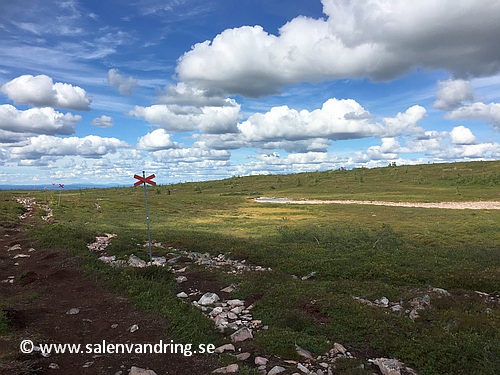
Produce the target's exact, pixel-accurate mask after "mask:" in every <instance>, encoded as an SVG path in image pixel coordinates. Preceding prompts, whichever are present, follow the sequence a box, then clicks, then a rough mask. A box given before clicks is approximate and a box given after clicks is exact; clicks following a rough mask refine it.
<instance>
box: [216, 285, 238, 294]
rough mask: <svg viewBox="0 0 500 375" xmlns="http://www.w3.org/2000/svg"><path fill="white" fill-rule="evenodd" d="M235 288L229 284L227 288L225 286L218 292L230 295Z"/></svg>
mask: <svg viewBox="0 0 500 375" xmlns="http://www.w3.org/2000/svg"><path fill="white" fill-rule="evenodd" d="M235 288H236V287H235V286H234V285H233V284H231V285H229V286H226V287H225V288H224V289H221V290H220V291H221V292H224V293H231V292H232V291H234V289H235Z"/></svg>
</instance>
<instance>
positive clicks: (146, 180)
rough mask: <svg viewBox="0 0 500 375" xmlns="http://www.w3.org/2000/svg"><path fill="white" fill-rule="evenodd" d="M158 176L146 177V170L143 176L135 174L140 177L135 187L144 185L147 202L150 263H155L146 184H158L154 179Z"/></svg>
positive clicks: (135, 176)
mask: <svg viewBox="0 0 500 375" xmlns="http://www.w3.org/2000/svg"><path fill="white" fill-rule="evenodd" d="M155 177H156V176H155V175H154V174H152V175H150V176H148V177H146V174H145V172H144V171H142V177H141V176H139V175H137V174H136V175H134V178H136V179H138V180H139V181H136V182H135V183H134V187H136V186H139V185H141V184H142V185H144V202H146V224H147V226H148V246H149V264H150V265H153V250H152V249H151V232H150V230H149V212H148V196H147V194H146V184H150V185H153V186H156V182H155V181H153V178H155Z"/></svg>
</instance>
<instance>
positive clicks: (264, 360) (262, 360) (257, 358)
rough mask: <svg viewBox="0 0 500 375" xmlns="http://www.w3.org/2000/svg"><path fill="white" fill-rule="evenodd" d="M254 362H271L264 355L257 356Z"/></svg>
mask: <svg viewBox="0 0 500 375" xmlns="http://www.w3.org/2000/svg"><path fill="white" fill-rule="evenodd" d="M254 362H255V364H256V365H257V366H265V365H267V362H269V360H268V359H267V358H264V357H255V360H254Z"/></svg>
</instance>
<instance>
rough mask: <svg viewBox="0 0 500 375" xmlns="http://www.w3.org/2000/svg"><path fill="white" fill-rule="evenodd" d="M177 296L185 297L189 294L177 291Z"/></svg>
mask: <svg viewBox="0 0 500 375" xmlns="http://www.w3.org/2000/svg"><path fill="white" fill-rule="evenodd" d="M177 297H179V298H187V297H189V296H188V295H187V294H186V292H180V293H177Z"/></svg>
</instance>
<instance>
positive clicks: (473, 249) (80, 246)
mask: <svg viewBox="0 0 500 375" xmlns="http://www.w3.org/2000/svg"><path fill="white" fill-rule="evenodd" d="M151 172H154V171H151ZM130 182H131V185H132V184H133V180H132V178H131V181H130ZM499 186H500V161H494V162H468V163H449V164H429V165H416V166H394V165H390V166H388V167H385V168H375V169H355V170H343V169H342V170H334V171H325V172H314V173H301V174H293V175H266V176H263V175H262V176H250V177H233V178H229V179H225V180H220V181H207V182H196V183H178V184H172V185H164V186H156V187H148V202H149V214H150V219H151V235H152V238H153V241H154V242H160V243H162V244H163V246H164V247H163V248H154V253H155V254H156V255H165V254H166V253H168V251H169V250H168V248H167V247H168V246H173V247H180V246H182V247H183V248H185V249H188V250H190V251H197V252H202V253H204V252H208V253H210V254H213V255H217V254H221V253H222V254H225V255H226V256H228V257H232V258H235V259H245V260H246V262H247V263H250V264H258V265H262V266H265V267H271V268H272V270H273V271H272V272H260V273H255V272H246V273H242V274H238V275H231V274H227V273H224V272H221V271H217V270H210V271H206V270H205V271H203V270H200V272H206V274H207V278H208V277H209V278H211V279H215V280H217V282H218V283H220V285H221V286H226V285H229V284H236V285H237V289H236V290H235V291H234V292H233V293H232V296H234V298H241V299H251V300H254V301H255V308H254V310H253V315H254V318H255V319H260V320H262V322H263V324H266V325H268V326H269V329H268V330H262V331H259V332H257V333H256V334H255V339H254V340H253V343H252V345H255V346H256V347H257V348H258V350H259V352H261V353H272V354H276V355H279V356H281V357H283V358H288V359H293V358H296V357H297V353H296V351H295V344H298V345H300V346H301V347H302V348H307V349H308V350H309V351H311V352H312V353H313V354H314V355H321V354H323V353H325V352H327V351H328V350H329V349H331V347H332V344H333V343H334V342H339V343H342V344H343V345H344V346H345V347H347V348H348V350H350V351H351V352H352V353H354V354H356V355H357V357H358V358H374V357H377V356H378V357H381V356H383V357H389V358H397V359H399V360H401V361H403V362H405V363H406V364H407V365H408V366H410V367H412V368H413V369H415V370H416V371H417V372H418V373H419V374H491V375H493V374H497V373H498V371H499V369H500V303H499V301H498V298H497V299H496V300H493V302H492V301H489V302H488V301H485V297H484V294H479V293H477V291H479V292H482V293H487V294H494V292H497V293H498V291H499V290H500V247H499V245H500V230H499V223H500V211H499V210H467V209H465V210H450V209H430V208H408V207H387V206H373V205H337V204H331V205H286V204H272V203H268V204H263V203H258V202H255V201H254V200H253V199H252V198H254V197H258V196H276V197H288V198H307V199H355V200H382V201H395V202H401V201H409V202H442V201H456V202H465V201H480V200H481V201H499V200H500V189H499ZM13 196H33V197H35V198H36V200H37V201H38V202H40V203H44V204H47V205H49V207H51V208H52V210H53V213H54V218H53V220H52V222H51V223H46V222H44V221H42V220H40V222H39V225H36V226H34V227H33V228H32V229H31V230H30V234H29V235H30V237H31V239H32V240H33V241H36V242H37V243H39V244H40V245H41V246H44V247H50V248H56V249H67V250H68V251H71V252H72V253H73V254H75V255H78V256H80V257H82V258H84V259H85V261H84V267H85V269H86V271H87V272H88V273H89V274H90V275H95V277H96V278H97V279H99V280H100V282H102V283H103V284H104V285H106V286H107V287H109V288H114V289H115V290H116V292H117V293H125V294H126V295H127V296H128V297H129V298H130V299H131V300H132V301H134V302H135V304H136V305H137V306H138V307H139V308H141V309H144V310H152V311H155V312H158V313H159V314H161V315H163V316H164V317H165V318H166V319H167V321H168V322H169V332H168V334H169V335H171V336H172V337H175V339H176V340H178V341H185V342H194V343H196V342H200V343H206V342H214V343H216V344H217V343H222V342H223V341H222V335H221V334H220V333H219V332H217V331H216V330H215V329H214V328H213V325H212V323H211V322H210V321H209V320H208V319H206V318H205V317H204V316H202V315H201V313H200V311H199V310H197V309H195V308H194V307H192V306H190V305H189V304H186V303H184V302H182V301H181V300H180V299H179V298H177V297H176V293H177V292H178V291H179V284H177V283H176V282H175V280H174V276H173V275H172V274H171V273H169V272H168V271H166V270H165V269H161V268H158V269H157V268H151V269H118V268H111V267H109V266H107V265H105V264H103V263H101V262H99V261H97V260H96V256H95V255H94V254H92V253H90V252H89V250H88V249H87V247H86V245H87V244H88V243H90V242H92V241H93V240H94V238H95V236H96V235H98V234H101V233H114V234H116V235H117V236H116V238H114V239H113V240H112V244H111V246H110V247H109V248H108V250H107V252H108V254H110V255H116V256H117V257H118V258H121V259H126V258H127V257H128V256H129V255H130V254H132V253H133V254H135V255H138V256H140V257H141V258H143V259H144V260H147V259H148V249H147V248H146V247H144V246H143V245H144V243H145V241H146V239H147V235H146V224H145V217H144V215H145V213H144V200H143V198H144V197H143V188H142V187H139V188H133V187H122V188H109V189H83V190H74V191H69V190H68V191H63V192H62V199H61V202H60V204H59V205H58V197H57V195H55V194H54V192H51V191H29V192H28V191H18V192H12V191H3V192H1V197H2V199H1V202H2V207H1V209H2V216H9V215H10V216H13V215H17V213H18V212H19V207H18V206H17V205H16V204H15V203H13V201H12V199H11V197H13ZM311 272H314V273H315V277H314V278H310V279H308V280H301V277H302V276H305V275H308V274H310V273H311ZM292 275H296V276H298V278H293V277H292ZM429 288H442V289H445V290H447V291H448V292H449V293H451V297H442V298H439V297H435V296H434V295H433V296H432V297H431V302H430V306H429V307H428V308H426V309H424V310H421V311H419V317H418V318H416V319H415V320H414V321H412V320H411V319H410V318H409V317H408V315H407V314H404V313H398V312H392V311H389V310H388V309H384V308H378V307H374V306H367V305H364V304H362V303H359V301H357V300H356V299H354V298H353V297H360V298H363V299H366V300H370V301H374V300H376V299H380V298H381V297H383V296H384V297H386V298H387V299H388V300H389V301H396V302H399V301H409V300H411V299H412V298H415V297H418V296H422V295H423V294H425V293H427V292H428V291H429ZM215 292H217V291H215ZM6 330H7V327H6V323H5V319H3V317H2V316H0V332H5V331H6ZM359 364H360V361H359V360H357V361H354V362H353V364H352V365H350V364H349V363H346V364H343V365H342V366H344V367H345V373H351V374H363V373H365V372H364V371H365V370H363V369H362V368H360V367H359ZM366 373H369V372H366Z"/></svg>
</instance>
